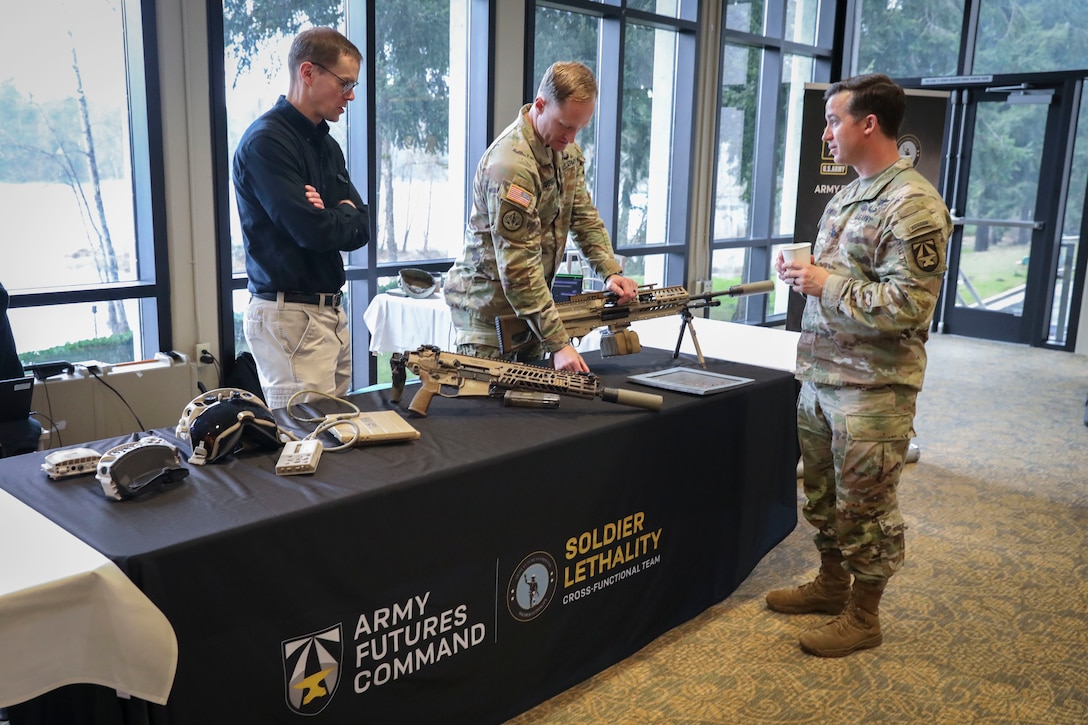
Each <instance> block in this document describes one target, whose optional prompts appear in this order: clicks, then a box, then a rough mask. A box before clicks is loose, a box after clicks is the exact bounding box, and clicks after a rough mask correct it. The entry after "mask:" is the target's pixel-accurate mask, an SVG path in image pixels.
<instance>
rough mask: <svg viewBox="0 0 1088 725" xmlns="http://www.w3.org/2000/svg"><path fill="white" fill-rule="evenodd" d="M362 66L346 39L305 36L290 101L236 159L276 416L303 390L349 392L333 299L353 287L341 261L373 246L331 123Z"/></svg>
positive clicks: (296, 52) (342, 327)
mask: <svg viewBox="0 0 1088 725" xmlns="http://www.w3.org/2000/svg"><path fill="white" fill-rule="evenodd" d="M361 64H362V54H361V53H360V52H359V50H358V48H356V47H355V45H354V44H353V43H351V41H349V40H348V39H347V38H345V37H344V36H343V35H341V34H340V33H338V32H337V31H336V30H333V29H332V28H312V29H310V30H306V31H303V32H302V33H300V34H299V35H298V37H296V38H295V40H294V42H293V43H292V45H291V51H290V54H289V55H288V68H289V70H290V72H291V83H290V86H289V89H288V92H287V95H286V96H280V99H279V101H277V102H276V105H275V106H274V107H273V108H272V109H271V110H269V111H268V112H266V113H265V114H264V115H262V116H261V117H260V118H258V119H257V120H256V121H254V122H253V124H252V125H251V126H250V127H249V129H247V130H246V132H245V134H244V135H243V136H242V139H241V141H240V142H239V144H238V150H237V151H236V152H235V155H234V187H235V193H236V196H237V200H238V216H239V218H240V220H241V225H242V235H243V238H244V242H245V251H246V273H247V274H248V276H249V291H250V293H251V295H252V297H251V299H250V302H249V306H248V307H247V309H246V318H245V336H246V342H247V343H248V344H249V347H250V350H251V352H252V353H253V357H254V359H255V360H256V362H257V372H258V375H259V376H260V380H261V387H262V389H263V391H264V396H265V401H266V402H267V403H268V405H269V407H271V408H280V407H284V406H285V405H287V402H288V400H289V399H290V398H291V396H292V395H293V394H295V393H297V392H299V391H301V390H317V391H319V392H323V393H328V394H331V395H342V394H344V393H346V392H347V390H348V384H349V380H350V376H351V341H350V336H349V334H348V328H347V316H346V314H345V313H344V310H343V309H342V308H341V307H340V305H339V297H336V298H333V294H334V293H336V292H339V291H340V288H341V287H342V286H343V285H344V282H345V279H346V278H345V274H344V262H343V257H342V256H341V252H347V251H351V250H354V249H358V248H360V247H362V246H363V245H365V244H366V243H367V242H368V241H369V239H370V213H369V210H368V209H367V206H366V204H365V203H364V202H363V199H362V197H361V196H360V195H359V192H358V191H357V190H356V189H355V186H354V185H353V184H352V182H351V178H350V177H349V176H348V171H347V164H346V163H345V161H344V154H343V151H341V149H340V146H339V144H337V143H336V141H335V140H334V139H333V138H332V137H330V136H329V124H328V122H329V121H332V122H335V121H338V120H339V119H340V116H341V115H342V114H343V113H344V111H345V109H346V106H347V103H348V101H351V100H352V99H354V98H355V86H356V84H357V83H358V78H359V72H360V67H361Z"/></svg>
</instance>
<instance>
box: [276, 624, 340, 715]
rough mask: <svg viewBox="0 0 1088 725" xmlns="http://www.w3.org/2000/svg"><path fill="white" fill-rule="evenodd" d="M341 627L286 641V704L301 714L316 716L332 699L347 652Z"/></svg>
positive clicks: (284, 650)
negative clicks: (345, 652)
mask: <svg viewBox="0 0 1088 725" xmlns="http://www.w3.org/2000/svg"><path fill="white" fill-rule="evenodd" d="M340 630H341V627H340V625H339V624H337V625H336V626H334V627H329V628H328V629H326V630H325V631H323V632H315V633H313V634H308V635H306V636H305V637H299V638H298V639H292V640H287V641H286V642H284V643H283V647H282V651H283V676H284V681H285V682H284V684H285V685H286V688H287V691H286V695H287V705H288V707H290V708H291V709H292V710H294V711H295V712H297V713H298V714H299V715H316V714H317V713H319V712H321V711H322V710H324V709H325V706H326V705H328V704H329V702H331V701H332V696H333V694H334V693H335V692H336V686H337V684H339V682H340V662H341V659H342V658H343V653H344V647H343V644H342V643H343V636H342V634H341V631H340Z"/></svg>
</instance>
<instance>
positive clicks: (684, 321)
mask: <svg viewBox="0 0 1088 725" xmlns="http://www.w3.org/2000/svg"><path fill="white" fill-rule="evenodd" d="M692 317H693V315H692V314H691V308H690V307H685V308H684V309H683V310H681V311H680V335H679V336H678V337H677V338H676V350H674V351H673V353H672V359H673V360H675V359H677V358H678V357H680V343H682V342H683V341H684V330H691V341H692V342H693V343H694V344H695V354H696V355H697V356H698V358H699V367H701V368H702V369H703V370H706V360H705V359H704V358H703V349H702V348H701V347H699V336H698V335H696V334H695V325H694V324H693V323H692V321H691V319H692Z"/></svg>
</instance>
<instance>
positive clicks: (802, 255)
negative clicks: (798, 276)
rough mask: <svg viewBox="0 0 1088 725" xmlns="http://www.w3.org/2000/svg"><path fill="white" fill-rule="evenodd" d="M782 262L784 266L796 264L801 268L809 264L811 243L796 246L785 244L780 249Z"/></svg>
mask: <svg viewBox="0 0 1088 725" xmlns="http://www.w3.org/2000/svg"><path fill="white" fill-rule="evenodd" d="M782 260H783V261H784V262H785V263H786V264H796V265H798V266H802V267H803V266H805V265H806V264H811V263H812V244H811V242H798V243H797V244H787V245H786V246H784V247H782Z"/></svg>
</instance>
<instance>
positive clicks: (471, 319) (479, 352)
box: [450, 308, 544, 362]
mask: <svg viewBox="0 0 1088 725" xmlns="http://www.w3.org/2000/svg"><path fill="white" fill-rule="evenodd" d="M450 319H451V320H452V322H453V328H454V330H455V334H454V339H455V340H456V341H457V343H456V347H457V350H456V352H457V354H458V355H473V356H475V357H483V358H489V359H493V360H506V361H512V362H535V361H537V360H540V359H541V358H543V357H544V347H543V346H542V345H541V344H540V341H539V340H533V341H532V342H530V343H528V344H526V345H525V346H524V347H520V348H518V350H517V351H516V352H514V353H510V354H504V353H502V352H500V351H499V335H498V333H497V332H496V331H495V325H494V323H491V324H488V323H485V322H483V321H482V320H480V319H479V318H477V317H475V316H474V315H472V314H471V313H469V312H468V311H467V310H462V309H457V308H453V309H451V310H450ZM462 340H465V341H464V342H462ZM485 340H486V341H487V342H484V341H485ZM492 341H493V342H492Z"/></svg>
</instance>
